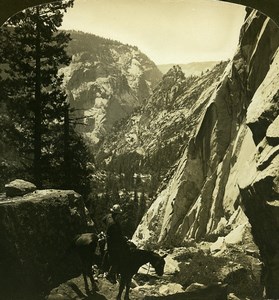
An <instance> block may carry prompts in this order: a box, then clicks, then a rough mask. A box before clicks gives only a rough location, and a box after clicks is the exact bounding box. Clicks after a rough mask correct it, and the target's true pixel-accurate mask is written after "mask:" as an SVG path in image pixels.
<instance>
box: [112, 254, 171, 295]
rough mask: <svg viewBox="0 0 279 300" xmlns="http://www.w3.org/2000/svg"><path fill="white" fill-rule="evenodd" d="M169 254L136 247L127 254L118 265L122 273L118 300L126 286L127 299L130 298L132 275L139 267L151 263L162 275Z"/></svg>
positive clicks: (157, 272)
mask: <svg viewBox="0 0 279 300" xmlns="http://www.w3.org/2000/svg"><path fill="white" fill-rule="evenodd" d="M166 256H167V255H164V256H160V255H159V254H157V253H155V252H153V251H147V250H140V249H134V250H131V251H130V252H129V254H127V257H126V259H125V261H123V262H121V263H120V264H119V266H118V273H119V274H120V284H119V292H118V295H117V298H116V299H117V300H120V299H121V295H122V292H123V290H124V288H125V286H126V291H125V297H124V299H125V300H128V299H129V291H130V286H131V281H132V277H133V276H134V274H136V273H137V272H138V270H139V268H140V267H141V266H142V265H144V264H146V263H150V264H151V265H152V267H153V268H154V269H155V272H156V274H157V275H158V276H162V275H163V273H164V267H165V260H164V258H165V257H166Z"/></svg>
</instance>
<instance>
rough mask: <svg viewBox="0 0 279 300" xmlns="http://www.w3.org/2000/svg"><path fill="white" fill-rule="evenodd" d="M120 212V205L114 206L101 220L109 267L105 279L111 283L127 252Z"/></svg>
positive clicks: (114, 281) (114, 279)
mask: <svg viewBox="0 0 279 300" xmlns="http://www.w3.org/2000/svg"><path fill="white" fill-rule="evenodd" d="M122 212H123V211H122V209H121V207H120V205H119V204H114V205H113V206H112V208H111V209H110V213H109V214H107V215H106V216H105V217H104V218H103V222H104V223H105V225H106V235H107V251H108V256H109V258H108V259H109V263H110V265H111V267H110V269H109V272H108V275H107V277H106V278H107V279H108V280H109V281H111V282H112V283H116V274H117V270H118V266H119V265H120V264H121V263H123V262H125V257H126V255H127V252H128V251H129V246H128V243H127V238H126V237H125V236H124V235H123V233H122V228H121V225H120V222H119V218H120V217H121V214H122Z"/></svg>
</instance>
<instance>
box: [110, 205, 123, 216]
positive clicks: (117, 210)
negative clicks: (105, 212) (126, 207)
mask: <svg viewBox="0 0 279 300" xmlns="http://www.w3.org/2000/svg"><path fill="white" fill-rule="evenodd" d="M110 211H111V212H112V213H115V214H121V213H122V209H121V207H120V205H119V204H114V205H113V207H112V208H111V209H110Z"/></svg>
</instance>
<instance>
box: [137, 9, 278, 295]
mask: <svg viewBox="0 0 279 300" xmlns="http://www.w3.org/2000/svg"><path fill="white" fill-rule="evenodd" d="M278 45H279V31H278V28H277V27H276V26H275V25H274V23H272V22H271V21H270V20H269V19H267V18H266V17H264V16H262V15H260V14H259V13H257V12H255V11H250V12H249V15H248V16H247V18H246V20H245V23H244V26H243V28H242V30H241V36H240V44H239V48H238V51H237V53H236V55H235V57H234V59H233V60H232V61H231V62H230V64H229V65H228V67H227V68H226V70H225V72H224V74H223V77H222V78H221V80H220V82H219V85H218V86H217V87H216V88H215V89H214V91H213V93H212V94H211V95H210V100H209V101H208V102H206V109H205V110H204V112H203V114H202V115H201V117H200V122H199V126H197V128H196V130H194V131H192V135H191V137H190V141H189V143H188V146H187V147H186V149H185V152H184V153H183V155H182V157H181V159H180V161H179V164H178V166H177V168H176V171H175V172H174V174H173V176H172V177H171V179H170V180H169V182H168V184H167V186H166V188H165V189H163V190H162V191H161V192H160V194H159V195H158V197H157V199H156V200H155V202H154V203H153V204H152V206H151V207H150V209H149V211H148V212H147V213H146V215H145V217H144V219H143V220H142V223H141V224H140V226H139V227H138V228H137V231H136V233H135V235H134V239H135V240H137V242H138V243H139V244H140V245H146V244H153V245H162V244H163V245H177V244H179V245H181V244H183V243H184V242H186V241H187V240H188V239H190V238H194V239H196V240H199V239H206V238H211V237H213V236H215V237H216V236H221V237H222V240H223V242H226V241H228V240H229V239H230V238H232V236H233V232H237V233H238V235H239V234H242V233H241V232H243V236H242V238H241V239H242V241H244V239H245V236H246V237H247V234H248V235H249V231H250V230H249V227H251V228H252V229H251V231H252V234H253V237H254V241H255V242H256V244H257V245H258V247H259V249H260V253H261V256H262V259H263V262H264V272H263V279H264V282H265V288H266V295H267V297H268V298H278V297H279V290H278V286H279V285H278V278H279V272H278V270H279V254H278V253H279V248H278V245H279V240H278V238H277V235H276V234H275V232H276V231H278V216H277V215H278V203H277V202H278V190H279V188H278V182H279V180H278V176H279V173H278V166H279V158H278V157H279V156H278V147H279V146H278V126H277V125H276V124H278V117H277V116H278V111H279V107H278V103H279V102H278V86H279V84H278V83H279V82H278V78H279V74H278V63H279V61H278V50H277V49H278ZM199 101H201V97H200V98H199V99H198V103H199ZM249 223H250V224H251V226H250V225H249ZM242 228H243V229H244V228H246V229H245V230H243V231H241V229H242ZM247 230H248V231H247ZM230 232H231V233H230ZM228 233H230V234H229V235H228V236H227V237H226V235H227V234H228ZM244 235H245V236H244ZM250 235H251V233H250ZM248 240H251V239H250V238H248ZM220 241H221V240H220ZM244 242H245V241H244Z"/></svg>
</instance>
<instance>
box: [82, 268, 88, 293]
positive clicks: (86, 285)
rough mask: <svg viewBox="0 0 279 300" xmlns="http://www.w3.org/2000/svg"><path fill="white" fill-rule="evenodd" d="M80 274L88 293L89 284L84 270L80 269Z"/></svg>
mask: <svg viewBox="0 0 279 300" xmlns="http://www.w3.org/2000/svg"><path fill="white" fill-rule="evenodd" d="M82 276H83V280H84V286H85V291H86V293H87V294H88V293H89V286H88V281H87V277H86V271H85V270H82Z"/></svg>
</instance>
